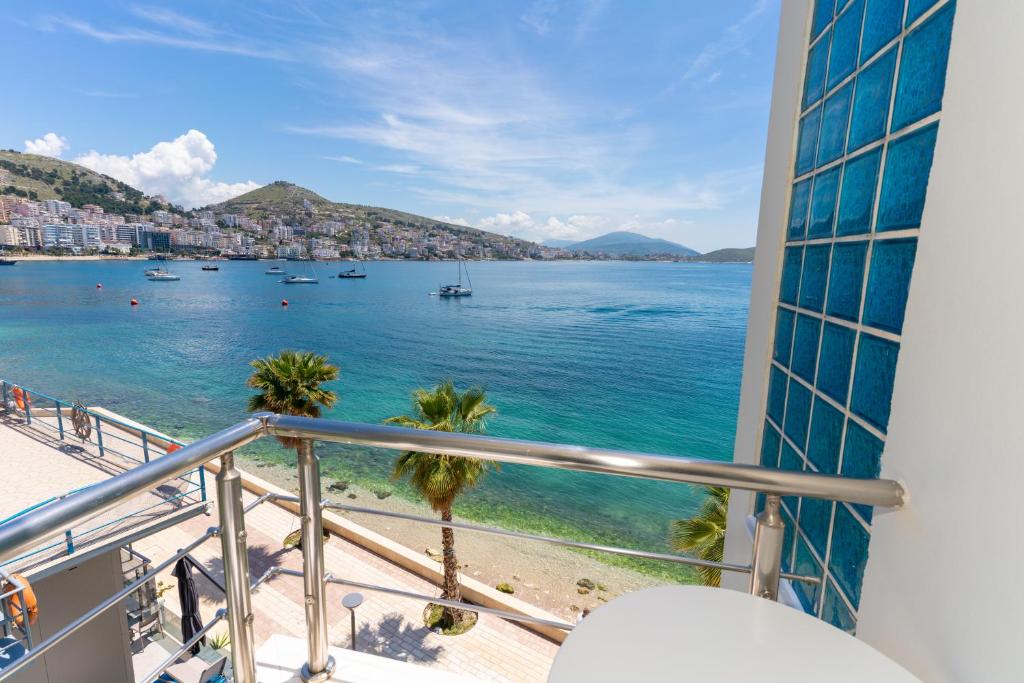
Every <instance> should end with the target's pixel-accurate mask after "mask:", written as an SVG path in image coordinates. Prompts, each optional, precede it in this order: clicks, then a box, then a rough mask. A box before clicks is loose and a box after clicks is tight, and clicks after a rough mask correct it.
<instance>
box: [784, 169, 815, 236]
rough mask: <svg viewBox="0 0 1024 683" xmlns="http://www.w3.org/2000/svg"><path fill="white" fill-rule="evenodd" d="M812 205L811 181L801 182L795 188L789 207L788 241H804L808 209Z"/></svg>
mask: <svg viewBox="0 0 1024 683" xmlns="http://www.w3.org/2000/svg"><path fill="white" fill-rule="evenodd" d="M810 204H811V179H810V178H808V179H806V180H801V181H800V182H799V183H797V184H795V185H794V186H793V198H792V200H791V201H790V205H789V227H788V228H787V230H786V239H787V240H789V241H790V242H792V241H793V240H802V239H803V238H804V237H805V235H806V234H807V208H808V207H809V206H810Z"/></svg>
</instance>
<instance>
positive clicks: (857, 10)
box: [827, 0, 864, 90]
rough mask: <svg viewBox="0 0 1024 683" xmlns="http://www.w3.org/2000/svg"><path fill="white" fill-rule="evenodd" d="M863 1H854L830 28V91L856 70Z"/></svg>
mask: <svg viewBox="0 0 1024 683" xmlns="http://www.w3.org/2000/svg"><path fill="white" fill-rule="evenodd" d="M863 17H864V0H854V2H851V3H850V4H849V5H848V6H847V7H846V9H845V10H843V13H842V14H840V15H839V16H838V17H836V23H835V24H834V26H833V28H832V50H831V51H830V53H829V58H828V88H827V90H831V89H832V88H834V87H835V86H836V85H838V84H839V83H840V81H842V80H843V79H844V78H846V77H847V76H849V75H850V74H852V73H853V70H854V69H856V68H857V52H858V50H859V48H860V27H861V23H862V19H863Z"/></svg>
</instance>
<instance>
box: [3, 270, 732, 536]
mask: <svg viewBox="0 0 1024 683" xmlns="http://www.w3.org/2000/svg"><path fill="white" fill-rule="evenodd" d="M148 265H150V264H147V263H146V262H138V261H135V262H124V263H115V262H99V261H94V262H64V263H55V262H37V263H31V262H22V263H19V264H18V265H17V266H15V267H13V268H0V376H2V377H4V378H7V379H11V380H13V381H18V382H20V383H22V384H25V385H27V386H30V387H34V388H36V389H37V390H39V391H43V392H45V393H49V394H51V395H56V396H59V397H62V398H67V399H78V400H83V401H85V402H88V403H91V404H95V405H103V406H106V407H108V408H110V409H112V410H115V411H117V412H120V413H122V414H125V415H127V416H129V417H132V418H135V419H139V420H142V421H145V422H147V423H149V424H151V425H153V426H154V427H156V428H158V429H161V430H165V431H168V432H169V433H171V434H174V435H177V436H180V437H184V438H195V437H199V436H202V435H204V434H206V433H209V432H211V431H215V430H217V429H220V428H223V427H225V426H228V425H230V424H232V423H233V422H235V421H237V420H238V419H239V418H241V417H242V416H243V415H244V413H245V402H246V397H247V396H248V394H249V391H248V390H247V389H246V387H245V380H246V377H247V376H248V374H249V370H250V369H249V367H248V361H249V360H251V359H253V358H255V357H258V356H263V355H266V354H270V353H274V352H277V351H279V350H281V349H285V348H292V349H300V350H314V351H318V352H320V353H324V354H326V355H327V356H329V358H330V359H331V361H333V362H334V363H336V364H338V365H340V367H341V369H342V372H341V378H340V380H339V381H338V382H336V383H335V385H334V386H333V388H334V389H335V390H336V391H337V392H338V393H339V394H340V396H341V401H340V403H339V405H338V406H337V407H336V408H335V409H334V410H333V411H332V412H331V416H332V417H337V418H341V419H346V420H359V421H366V422H379V421H380V420H382V419H384V418H385V417H388V416H390V415H395V414H399V413H403V412H406V411H407V410H408V408H409V393H410V392H411V391H412V390H413V389H414V388H416V387H418V386H427V385H431V384H433V383H435V382H437V381H438V380H441V379H443V378H446V377H452V378H454V379H455V380H456V382H457V383H458V384H460V385H462V386H466V385H468V384H481V385H483V386H485V387H486V388H487V390H488V395H489V396H490V399H491V401H492V402H493V403H494V405H495V406H496V407H497V408H498V414H497V415H496V416H494V417H493V419H492V420H491V421H490V423H489V425H488V432H489V433H490V434H493V435H497V436H507V437H517V438H524V439H538V440H545V441H556V442H564V443H579V444H587V445H591V446H601V447H610V448H626V449H635V450H642V451H649V452H653V453H664V454H672V455H685V456H697V457H708V458H715V459H722V460H725V459H729V458H731V453H732V445H733V435H734V429H735V420H736V411H737V405H738V400H739V399H738V397H739V381H740V371H741V364H742V350H743V337H744V332H745V328H746V318H747V305H748V300H749V294H750V275H751V268H750V266H747V265H703V264H668V263H614V262H603V263H601V262H561V263H539V262H538V263H519V262H516V263H501V262H491V263H471V264H469V268H470V271H471V275H472V278H473V286H474V294H473V296H472V297H471V298H466V299H456V300H448V299H446V300H442V299H439V298H438V297H431V296H428V292H430V291H436V289H437V286H438V284H439V283H441V282H447V281H450V280H452V279H453V278H454V275H455V264H454V263H423V262H407V263H404V262H394V263H391V262H381V263H370V264H368V265H367V271H368V273H369V277H368V278H367V279H366V280H337V279H329V277H328V276H329V275H331V274H334V273H336V272H337V271H338V270H339V269H340V267H339V266H336V265H335V266H333V267H327V266H326V264H319V266H320V267H319V269H318V270H319V275H320V277H321V282H320V284H319V285H310V286H302V285H298V286H285V285H281V284H278V282H277V280H278V278H277V277H274V276H269V275H265V274H264V270H266V268H267V267H268V266H269V265H271V264H269V263H267V262H260V263H255V262H227V263H221V264H220V268H221V269H220V271H219V272H203V271H201V270H200V264H199V263H197V262H175V263H172V264H170V266H169V267H170V269H171V270H172V272H175V273H177V274H179V275H181V276H182V279H181V281H180V282H149V281H147V280H146V279H145V278H144V276H143V274H142V271H143V270H144V269H145V268H146V267H148ZM288 266H294V267H295V268H296V269H297V270H303V267H302V264H288ZM97 283H102V285H103V288H102V289H97V288H96V287H95V285H96V284H97ZM133 297H134V298H136V299H138V300H139V302H140V305H139V306H138V307H130V306H129V300H130V299H131V298H133ZM285 297H286V298H287V299H288V300H289V302H290V306H289V307H288V308H282V307H281V306H280V301H281V299H282V298H285ZM250 448H251V449H252V450H251V451H250V453H249V456H250V457H254V458H265V459H285V458H286V457H287V455H286V454H285V453H284V452H283V451H281V450H280V449H278V447H276V446H275V445H274V444H272V443H271V441H270V440H264V441H262V442H260V443H259V444H257V445H256V446H254V447H250ZM320 452H321V453H322V454H323V456H324V462H325V464H324V467H325V470H326V472H327V474H326V475H325V477H326V478H327V479H330V478H331V477H337V478H349V479H354V480H357V481H360V482H362V483H365V484H369V485H376V486H381V485H383V484H382V482H384V481H386V480H387V479H388V474H389V468H390V463H391V461H392V460H393V453H388V452H384V451H376V450H372V449H357V448H352V447H341V446H334V445H326V446H322V447H320ZM387 485H388V486H390V487H391V488H393V489H394V490H396V491H397V492H398V493H399V494H404V495H410V494H409V492H408V491H406V490H404V489H403V488H402V487H401V486H396V485H395V484H393V483H391V484H387ZM701 497H702V493H701V492H700V490H699V489H694V488H691V487H687V486H681V485H670V484H661V483H657V482H646V481H639V480H632V479H625V478H617V477H600V476H597V475H587V474H579V473H568V472H560V471H555V470H546V469H539V468H527V467H516V466H505V467H503V468H502V469H501V471H500V472H497V473H493V474H491V475H489V476H488V477H487V479H486V480H485V481H484V483H483V484H482V485H481V486H480V487H479V488H478V489H477V490H475V491H474V492H473V493H471V494H470V495H469V496H467V497H466V498H465V499H464V500H463V501H462V502H461V503H460V508H459V511H460V512H461V513H462V514H464V515H466V516H470V517H475V518H478V519H482V520H486V521H492V522H500V523H504V524H507V525H513V526H518V527H521V528H530V529H535V530H546V531H555V532H559V533H566V532H573V533H582V534H584V535H586V536H588V537H591V538H595V539H605V540H614V541H617V542H626V543H630V544H633V545H639V546H644V547H649V548H658V549H661V548H664V547H665V534H666V527H667V524H668V521H669V520H671V519H674V518H678V517H683V516H686V515H688V514H689V513H691V512H692V511H693V510H694V509H695V507H696V506H697V505H698V504H699V502H700V500H701Z"/></svg>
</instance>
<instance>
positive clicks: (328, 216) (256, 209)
mask: <svg viewBox="0 0 1024 683" xmlns="http://www.w3.org/2000/svg"><path fill="white" fill-rule="evenodd" d="M204 208H205V209H206V210H209V211H213V212H214V213H217V214H221V213H234V214H242V215H245V216H248V217H249V218H252V219H261V218H266V217H268V216H270V215H274V216H278V217H280V218H282V219H284V220H287V221H288V222H289V223H290V224H294V225H311V224H314V223H317V222H322V221H325V220H338V219H341V218H345V219H348V220H354V221H358V222H364V223H366V224H368V225H376V224H379V223H391V224H393V225H399V226H406V227H410V228H412V227H418V228H423V229H427V230H437V231H442V232H450V233H459V234H461V235H463V236H468V237H469V238H471V239H473V240H474V241H477V242H479V243H481V244H483V243H486V244H487V245H488V246H497V245H500V244H504V245H507V246H514V247H516V248H518V249H521V250H524V251H533V250H535V249H536V245H534V243H533V242H529V241H527V240H521V239H518V238H515V237H508V236H505V235H498V234H496V233H492V232H487V231H485V230H479V229H477V228H470V227H466V226H464V225H455V224H453V223H445V222H444V221H438V220H434V219H433V218H426V217H425V216H417V215H416V214H412V213H406V212H404V211H396V210H395V209H384V208H380V207H376V206H363V205H360V204H346V203H344V202H332V201H331V200H329V199H326V198H324V197H321V196H320V195H318V194H317V193H316V192H313V191H312V190H307V189H306V188H304V187H300V186H298V185H295V184H294V183H289V182H287V181H284V180H277V181H275V182H273V183H270V184H269V185H264V186H263V187H260V188H257V189H255V190H252V191H251V192H246V193H245V194H243V195H239V196H238V197H234V198H232V199H229V200H227V201H224V202H221V203H220V204H214V205H212V206H207V207H204Z"/></svg>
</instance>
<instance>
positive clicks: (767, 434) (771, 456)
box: [761, 420, 782, 467]
mask: <svg viewBox="0 0 1024 683" xmlns="http://www.w3.org/2000/svg"><path fill="white" fill-rule="evenodd" d="M781 443H782V435H781V434H779V432H778V431H777V430H776V429H775V427H772V426H771V424H770V423H769V422H768V421H767V420H766V421H765V423H764V433H763V435H762V436H761V464H762V465H764V466H765V467H778V466H779V445H780V444H781Z"/></svg>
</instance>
